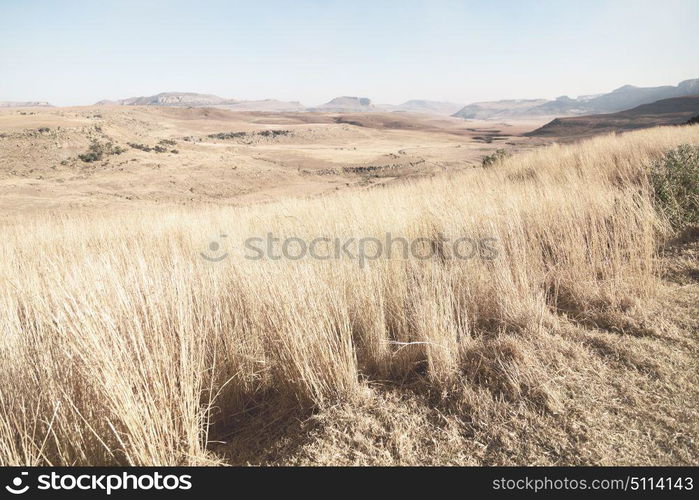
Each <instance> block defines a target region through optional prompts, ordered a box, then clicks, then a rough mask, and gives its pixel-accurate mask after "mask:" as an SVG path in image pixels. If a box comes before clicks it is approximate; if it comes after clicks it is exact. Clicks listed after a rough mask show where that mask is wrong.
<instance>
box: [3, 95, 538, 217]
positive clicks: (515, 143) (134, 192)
mask: <svg viewBox="0 0 699 500" xmlns="http://www.w3.org/2000/svg"><path fill="white" fill-rule="evenodd" d="M542 123H543V122H531V123H530V122H523V123H515V124H504V123H503V124H498V123H493V122H487V123H486V122H482V123H478V122H465V121H463V120H460V119H452V118H443V117H430V116H426V115H412V114H407V113H368V114H345V115H341V114H336V113H252V112H251V113H241V112H230V111H227V110H222V109H204V108H189V109H183V108H154V107H105V106H95V107H85V108H33V109H32V108H27V109H4V110H0V213H11V212H15V211H20V210H21V211H26V210H37V209H42V208H50V209H52V208H59V209H66V208H80V207H90V208H91V209H98V208H100V207H104V208H110V207H115V206H116V207H121V208H133V207H144V206H163V205H190V206H191V205H201V204H205V203H213V204H216V205H240V204H249V203H255V202H261V201H270V200H277V199H281V198H285V197H290V196H291V197H306V196H314V195H319V194H323V193H328V192H332V191H337V190H344V189H347V188H352V189H357V188H359V189H362V188H366V187H368V186H374V185H378V184H386V183H391V182H393V181H395V180H397V179H405V178H410V177H418V176H431V175H435V174H437V173H442V172H445V171H454V170H460V169H464V168H469V167H470V166H473V165H478V164H480V160H481V158H482V157H483V156H485V155H487V154H489V153H492V152H493V151H494V150H495V149H497V148H504V149H507V150H512V151H514V150H521V149H526V148H530V147H533V146H536V145H540V144H543V143H544V142H545V141H546V140H543V139H530V138H524V137H521V136H520V134H521V133H522V132H524V131H527V130H532V129H533V128H535V127H536V126H538V125H541V124H542ZM265 130H276V131H282V132H283V134H284V135H282V134H280V135H277V136H275V137H271V136H269V137H265V136H263V135H260V134H259V133H256V132H261V131H265ZM229 132H248V133H249V135H248V136H245V137H240V138H230V139H216V138H211V137H208V136H209V135H210V134H218V133H229ZM92 140H97V141H100V142H102V143H106V142H108V141H111V142H112V143H113V144H114V145H117V146H121V147H124V148H126V151H125V152H124V153H122V154H119V155H110V156H105V157H104V158H103V159H102V160H100V161H95V162H91V163H86V162H83V161H81V160H79V159H78V158H77V156H78V155H79V154H82V153H84V152H86V151H87V150H88V147H89V145H90V143H91V141H92ZM162 140H167V141H174V144H173V143H167V144H165V145H164V146H163V147H164V148H165V149H166V152H162V153H157V152H152V151H151V152H144V151H141V150H138V149H133V148H131V147H129V146H128V145H127V144H128V143H136V144H143V145H146V146H149V147H154V146H156V145H158V144H159V142H160V141H162ZM172 150H175V151H177V153H173V152H171V151H172Z"/></svg>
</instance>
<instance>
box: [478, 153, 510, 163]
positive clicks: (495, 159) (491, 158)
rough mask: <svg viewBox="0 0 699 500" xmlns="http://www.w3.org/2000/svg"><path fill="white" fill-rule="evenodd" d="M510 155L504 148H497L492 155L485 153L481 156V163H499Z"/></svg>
mask: <svg viewBox="0 0 699 500" xmlns="http://www.w3.org/2000/svg"><path fill="white" fill-rule="evenodd" d="M508 156H510V154H509V153H508V152H507V151H505V150H504V149H498V150H496V151H495V153H493V154H492V155H487V156H485V157H484V158H483V161H482V162H481V165H482V166H484V167H491V166H493V165H495V164H496V163H500V162H501V161H502V160H504V159H505V158H507V157H508Z"/></svg>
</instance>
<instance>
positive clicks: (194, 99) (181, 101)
mask: <svg viewBox="0 0 699 500" xmlns="http://www.w3.org/2000/svg"><path fill="white" fill-rule="evenodd" d="M95 104H96V105H97V106H190V107H219V108H225V109H230V110H232V111H269V112H293V111H319V112H336V113H361V112H372V111H401V112H410V113H424V114H434V115H443V116H449V115H451V114H453V113H454V112H456V111H458V110H459V109H460V108H461V107H462V106H463V105H462V104H456V103H452V102H442V101H430V100H426V99H413V100H409V101H406V102H404V103H402V104H378V105H375V104H374V103H373V102H372V101H371V99H369V98H368V97H355V96H341V97H335V98H334V99H331V100H330V101H328V102H326V103H325V104H321V105H319V106H313V107H306V106H304V105H303V104H301V103H300V102H298V101H278V100H276V99H263V100H258V101H241V100H236V99H226V98H223V97H219V96H217V95H211V94H197V93H195V92H161V93H160V94H155V95H152V96H141V97H129V98H126V99H118V100H102V101H99V102H97V103H95Z"/></svg>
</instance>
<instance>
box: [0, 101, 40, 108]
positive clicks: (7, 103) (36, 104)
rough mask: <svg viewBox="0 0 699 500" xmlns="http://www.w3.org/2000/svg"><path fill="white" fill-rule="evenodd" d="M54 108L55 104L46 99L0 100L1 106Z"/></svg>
mask: <svg viewBox="0 0 699 500" xmlns="http://www.w3.org/2000/svg"><path fill="white" fill-rule="evenodd" d="M31 107H40V108H52V107H53V105H51V104H49V103H48V102H46V101H0V108H31Z"/></svg>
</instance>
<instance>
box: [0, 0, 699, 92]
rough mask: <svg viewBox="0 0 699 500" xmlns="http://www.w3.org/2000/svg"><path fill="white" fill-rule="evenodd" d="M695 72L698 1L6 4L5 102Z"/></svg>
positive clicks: (649, 79)
mask: <svg viewBox="0 0 699 500" xmlns="http://www.w3.org/2000/svg"><path fill="white" fill-rule="evenodd" d="M697 77H699V1H698V0H663V1H657V0H656V1H644V0H633V1H622V0H614V1H607V2H602V1H590V0H586V1H575V2H573V1H561V0H558V1H524V0H522V1H486V0H481V1H477V2H471V1H435V0H431V1H427V0H425V1H410V0H401V1H388V0H373V1H361V0H352V1H349V0H346V1H344V0H342V1H340V0H335V1H320V0H317V1H308V0H301V1H298V0H297V1H281V0H280V1H276V0H263V1H250V0H247V1H228V2H223V1H206V0H202V1H199V2H194V1H182V0H176V1H148V0H140V1H131V0H128V1H119V2H117V1H99V0H93V1H49V0H45V1H32V0H0V101H1V100H47V101H50V102H52V103H54V104H59V105H65V104H91V103H94V102H95V101H97V100H99V99H104V98H110V99H114V98H122V97H130V96H138V95H150V94H155V93H158V92H163V91H192V92H202V93H212V94H217V95H220V96H223V97H231V98H237V99H262V98H278V99H283V100H300V101H302V102H303V103H304V104H318V103H321V102H325V101H327V100H329V99H330V98H332V97H335V96H338V95H359V96H366V97H370V98H371V99H373V100H374V101H375V102H379V103H399V102H402V101H405V100H407V99H411V98H425V99H436V100H452V101H456V102H471V101H476V100H485V99H500V98H524V97H556V96H558V95H561V94H568V95H570V96H576V95H579V94H589V93H598V92H604V91H609V90H612V89H614V88H616V87H619V86H621V85H623V84H626V83H631V84H634V85H641V86H647V85H660V84H676V83H677V82H678V81H680V80H683V79H687V78H697Z"/></svg>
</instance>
